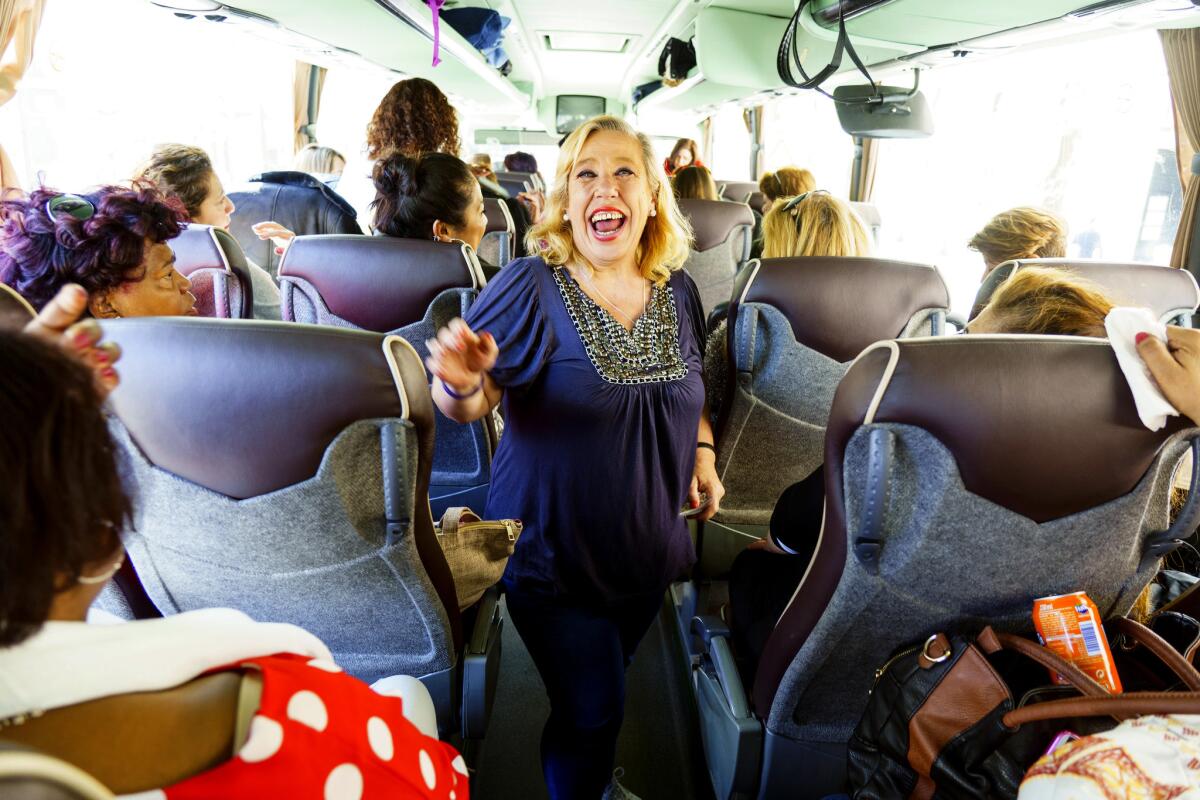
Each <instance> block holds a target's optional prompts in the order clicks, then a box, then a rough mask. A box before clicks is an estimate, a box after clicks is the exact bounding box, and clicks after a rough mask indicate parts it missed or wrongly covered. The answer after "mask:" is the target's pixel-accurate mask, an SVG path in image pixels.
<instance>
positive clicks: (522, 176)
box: [496, 170, 533, 197]
mask: <svg viewBox="0 0 1200 800" xmlns="http://www.w3.org/2000/svg"><path fill="white" fill-rule="evenodd" d="M532 178H533V173H532V172H504V171H503V170H502V171H500V172H497V173H496V183H498V184H500V187H501V188H502V189H504V191H506V192H508V194H509V196H511V197H516V196H517V195H519V194H521V193H522V192H524V191H525V184H526V183H532V182H533V181H532Z"/></svg>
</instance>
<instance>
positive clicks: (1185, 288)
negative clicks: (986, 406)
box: [971, 258, 1200, 327]
mask: <svg viewBox="0 0 1200 800" xmlns="http://www.w3.org/2000/svg"><path fill="white" fill-rule="evenodd" d="M1022 267H1054V268H1055V269H1064V270H1068V271H1070V272H1073V273H1075V274H1077V275H1079V276H1080V277H1081V278H1086V279H1087V280H1089V281H1091V282H1093V283H1095V284H1098V285H1099V286H1101V287H1102V288H1104V289H1105V290H1106V291H1107V292H1108V294H1109V295H1110V296H1111V297H1112V298H1113V300H1114V301H1115V302H1116V303H1117V304H1118V305H1134V306H1145V307H1146V308H1149V309H1150V310H1151V311H1152V312H1153V313H1154V315H1155V316H1156V317H1158V319H1159V320H1160V321H1161V322H1167V323H1170V324H1172V325H1184V326H1186V327H1191V318H1192V314H1194V313H1195V312H1196V307H1197V305H1198V304H1200V289H1197V288H1196V279H1195V278H1194V277H1192V273H1190V272H1188V271H1187V270H1186V269H1174V268H1172V267H1160V266H1155V265H1153V264H1136V263H1134V264H1121V263H1115V262H1108V261H1089V260H1087V259H1080V258H1031V259H1020V260H1014V261H1005V262H1004V263H1003V264H1001V265H999V266H998V267H996V268H995V269H993V270H992V271H991V272H989V273H988V274H987V277H986V278H984V280H983V284H982V285H981V286H980V287H979V292H978V293H977V294H976V295H975V302H974V303H973V304H972V307H971V319H974V318H975V317H976V316H977V315H978V314H979V312H980V311H982V310H983V307H984V306H986V305H987V304H988V301H989V300H991V298H992V295H993V294H994V293H995V292H996V290H997V289H998V288H1000V285H1001V284H1003V283H1004V282H1005V281H1007V280H1008V279H1009V278H1011V277H1012V276H1013V275H1015V274H1016V273H1017V271H1018V270H1019V269H1021V268H1022Z"/></svg>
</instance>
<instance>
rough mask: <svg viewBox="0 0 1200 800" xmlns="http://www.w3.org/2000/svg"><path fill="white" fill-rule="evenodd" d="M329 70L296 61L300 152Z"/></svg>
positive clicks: (296, 125) (295, 145) (295, 116)
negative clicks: (312, 99) (311, 99)
mask: <svg viewBox="0 0 1200 800" xmlns="http://www.w3.org/2000/svg"><path fill="white" fill-rule="evenodd" d="M0 2H2V0H0ZM328 72H329V70H327V69H325V68H324V67H314V66H313V65H312V64H305V63H304V62H303V61H297V62H296V76H295V79H294V80H293V81H292V111H293V114H292V116H293V122H294V127H293V131H294V132H295V137H296V138H295V142H294V143H293V149H294V150H295V152H300V150H301V148H303V147H304V145H306V144H310V143H312V142H315V141H316V140H317V137H316V136H313V135H312V128H311V127H310V126H313V125H316V124H317V116H318V112H319V111H320V108H321V92H322V90H323V89H324V88H325V75H326V73H328ZM314 79H315V80H316V82H317V83H316V87H315V89H316V95H315V96H316V102H314V103H313V104H312V118H311V119H310V118H309V116H308V112H309V107H308V97H309V93H310V92H312V91H313V89H314V87H313V80H314Z"/></svg>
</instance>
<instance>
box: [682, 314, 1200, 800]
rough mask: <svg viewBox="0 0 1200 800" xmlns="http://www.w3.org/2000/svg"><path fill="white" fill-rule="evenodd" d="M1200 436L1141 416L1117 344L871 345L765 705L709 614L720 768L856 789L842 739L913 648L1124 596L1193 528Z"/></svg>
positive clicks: (1024, 340) (742, 775) (839, 407)
mask: <svg viewBox="0 0 1200 800" xmlns="http://www.w3.org/2000/svg"><path fill="white" fill-rule="evenodd" d="M1198 437H1200V429H1198V428H1195V427H1192V426H1191V423H1190V422H1188V421H1186V420H1183V419H1180V418H1173V419H1172V420H1171V421H1170V422H1169V423H1168V425H1167V427H1166V428H1165V429H1164V430H1161V431H1157V432H1151V431H1148V430H1147V429H1146V428H1145V427H1143V426H1142V425H1141V423H1140V422H1139V420H1138V417H1137V412H1136V409H1135V408H1134V405H1133V401H1132V397H1131V395H1130V392H1129V389H1128V386H1127V384H1126V383H1125V380H1124V377H1123V376H1122V374H1121V372H1120V369H1119V367H1118V366H1117V363H1116V358H1115V356H1114V355H1113V352H1112V350H1111V348H1110V347H1109V346H1108V345H1107V343H1106V342H1103V341H1097V340H1089V339H1083V338H1068V337H1034V336H965V337H937V338H926V339H913V340H907V341H904V340H901V341H887V342H880V343H878V344H875V345H873V346H872V347H870V348H868V349H867V350H866V351H864V352H863V353H862V354H861V355H860V356H859V357H858V359H856V360H855V362H854V363H853V365H851V367H850V369H849V371H848V372H847V374H846V376H845V378H843V380H842V382H841V384H840V385H839V386H838V390H837V393H836V395H835V397H834V401H833V407H832V411H831V413H830V418H829V426H828V433H827V436H826V443H825V464H826V470H825V476H826V478H825V516H824V524H823V528H822V531H821V535H820V539H819V541H818V543H817V549H816V553H815V555H814V556H813V559H812V561H811V563H810V564H809V567H808V571H807V573H806V574H805V576H804V578H803V580H802V581H801V583H800V585H799V587H798V588H797V590H796V593H795V595H794V596H793V598H792V600H791V603H790V605H789V606H788V608H787V610H786V611H785V612H784V614H783V615H782V617H781V618H780V620H779V622H778V623H777V624H776V626H775V630H774V633H773V634H772V636H771V638H770V639H769V640H768V642H767V646H766V650H765V652H764V653H763V656H762V659H761V660H760V662H759V664H758V669H757V673H756V675H755V676H754V684H753V693H752V699H753V702H752V703H747V700H748V699H749V698H748V696H747V694H746V692H745V689H744V688H743V686H742V684H741V680H740V678H739V676H738V675H737V671H736V669H735V670H733V671H732V674H730V672H729V671H728V670H722V669H721V668H720V667H719V666H718V664H719V663H721V662H722V660H728V659H731V656H730V655H729V647H728V642H727V640H726V638H725V636H724V633H723V631H721V630H720V623H719V622H718V621H716V620H711V619H710V620H697V621H696V623H695V624H696V628H697V629H698V630H699V631H702V632H703V634H704V639H705V654H704V656H703V657H702V665H701V669H700V671H699V672H698V694H699V696H700V701H701V702H700V706H701V718H702V729H703V730H704V738H705V743H706V744H705V749H706V753H707V755H708V758H709V766H710V771H712V772H713V774H714V776H719V777H721V778H722V779H723V780H725V781H726V782H727V783H729V784H736V787H737V790H738V791H746V792H756V793H757V796H758V797H760V798H767V797H771V798H774V797H785V796H786V797H805V798H807V797H814V798H816V797H824V796H825V795H827V794H830V793H833V792H838V791H842V788H843V786H842V785H843V782H844V780H845V750H846V741H847V740H848V738H849V736H850V734H851V732H852V730H853V728H854V726H855V725H856V724H857V722H858V720H859V718H860V716H861V714H862V711H863V709H864V707H865V704H866V702H867V696H868V692H869V690H870V688H871V684H872V680H873V677H874V671H875V669H876V668H878V667H879V666H881V665H882V664H883V663H884V662H885V661H886V660H887V659H888V657H889V656H890V655H891V654H892V653H893V652H895V651H896V650H898V649H899V648H901V647H904V646H908V645H911V644H913V643H919V642H921V641H923V640H924V639H925V638H927V637H928V636H929V635H931V634H932V633H934V632H937V631H960V630H961V631H965V632H974V631H977V630H979V629H980V628H982V627H983V626H984V625H988V624H990V625H994V626H996V627H997V628H998V629H1001V630H1008V631H1016V632H1021V633H1030V629H1031V623H1030V611H1031V608H1032V603H1033V600H1034V599H1036V598H1038V597H1043V596H1047V595H1054V594H1061V593H1065V592H1071V591H1078V590H1082V591H1086V592H1087V593H1088V594H1089V595H1090V596H1091V598H1092V599H1093V600H1094V601H1095V602H1096V604H1097V605H1098V606H1099V607H1100V609H1101V610H1102V612H1103V613H1104V614H1105V615H1106V616H1110V615H1116V614H1123V613H1125V612H1127V611H1128V610H1129V609H1130V607H1131V606H1132V605H1133V603H1134V601H1135V599H1136V598H1137V597H1138V595H1139V593H1140V592H1141V590H1142V589H1143V588H1144V586H1145V585H1146V584H1147V583H1148V582H1149V581H1150V580H1151V579H1152V578H1153V576H1154V574H1155V572H1156V571H1157V568H1158V565H1159V562H1160V560H1161V558H1162V556H1164V555H1165V554H1166V553H1168V552H1170V551H1171V550H1173V549H1174V548H1175V547H1177V546H1178V544H1179V542H1178V539H1177V537H1178V536H1179V535H1180V534H1181V533H1182V532H1184V531H1191V530H1192V529H1193V528H1194V527H1195V524H1196V521H1197V513H1196V512H1197V501H1196V495H1197V486H1196V483H1195V481H1194V482H1193V486H1192V492H1191V499H1190V500H1189V503H1188V504H1187V506H1186V507H1185V508H1184V509H1183V511H1182V512H1181V515H1180V518H1179V520H1178V521H1177V522H1176V523H1175V524H1174V525H1173V526H1172V525H1170V524H1169V516H1168V504H1169V495H1170V490H1171V486H1172V483H1173V477H1174V473H1175V471H1176V468H1177V466H1178V464H1179V462H1180V460H1181V459H1182V458H1184V457H1186V456H1187V453H1188V450H1189V447H1192V448H1193V449H1192V457H1193V459H1194V458H1195V455H1196V453H1197V452H1200V451H1198V450H1197V449H1195V444H1196V441H1197V439H1198ZM714 692H716V693H717V694H714ZM723 696H728V697H730V698H734V699H733V700H730V701H728V702H726V701H724V700H722V699H721V698H722V697H723ZM730 741H733V742H735V743H736V745H737V746H735V747H730V746H728V742H730ZM722 745H723V746H722ZM739 748H740V749H739ZM760 748H761V749H760ZM759 752H761V753H762V759H761V761H758V760H757V757H758V753H759ZM738 753H741V755H740V757H739V755H738ZM714 765H715V766H714Z"/></svg>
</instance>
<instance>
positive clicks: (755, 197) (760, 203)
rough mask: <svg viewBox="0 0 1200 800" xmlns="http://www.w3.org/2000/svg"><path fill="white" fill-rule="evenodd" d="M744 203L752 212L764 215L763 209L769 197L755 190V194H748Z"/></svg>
mask: <svg viewBox="0 0 1200 800" xmlns="http://www.w3.org/2000/svg"><path fill="white" fill-rule="evenodd" d="M742 202H743V203H745V204H746V205H748V206H750V208H751V210H753V211H756V212H758V213H759V214H762V213H763V207H764V206H765V205H766V203H767V196H766V195H765V194H763V193H762V192H760V191H758V190H757V189H755V190H754V191H753V192H747V193H746V196H745V198H744V199H743V200H742Z"/></svg>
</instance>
